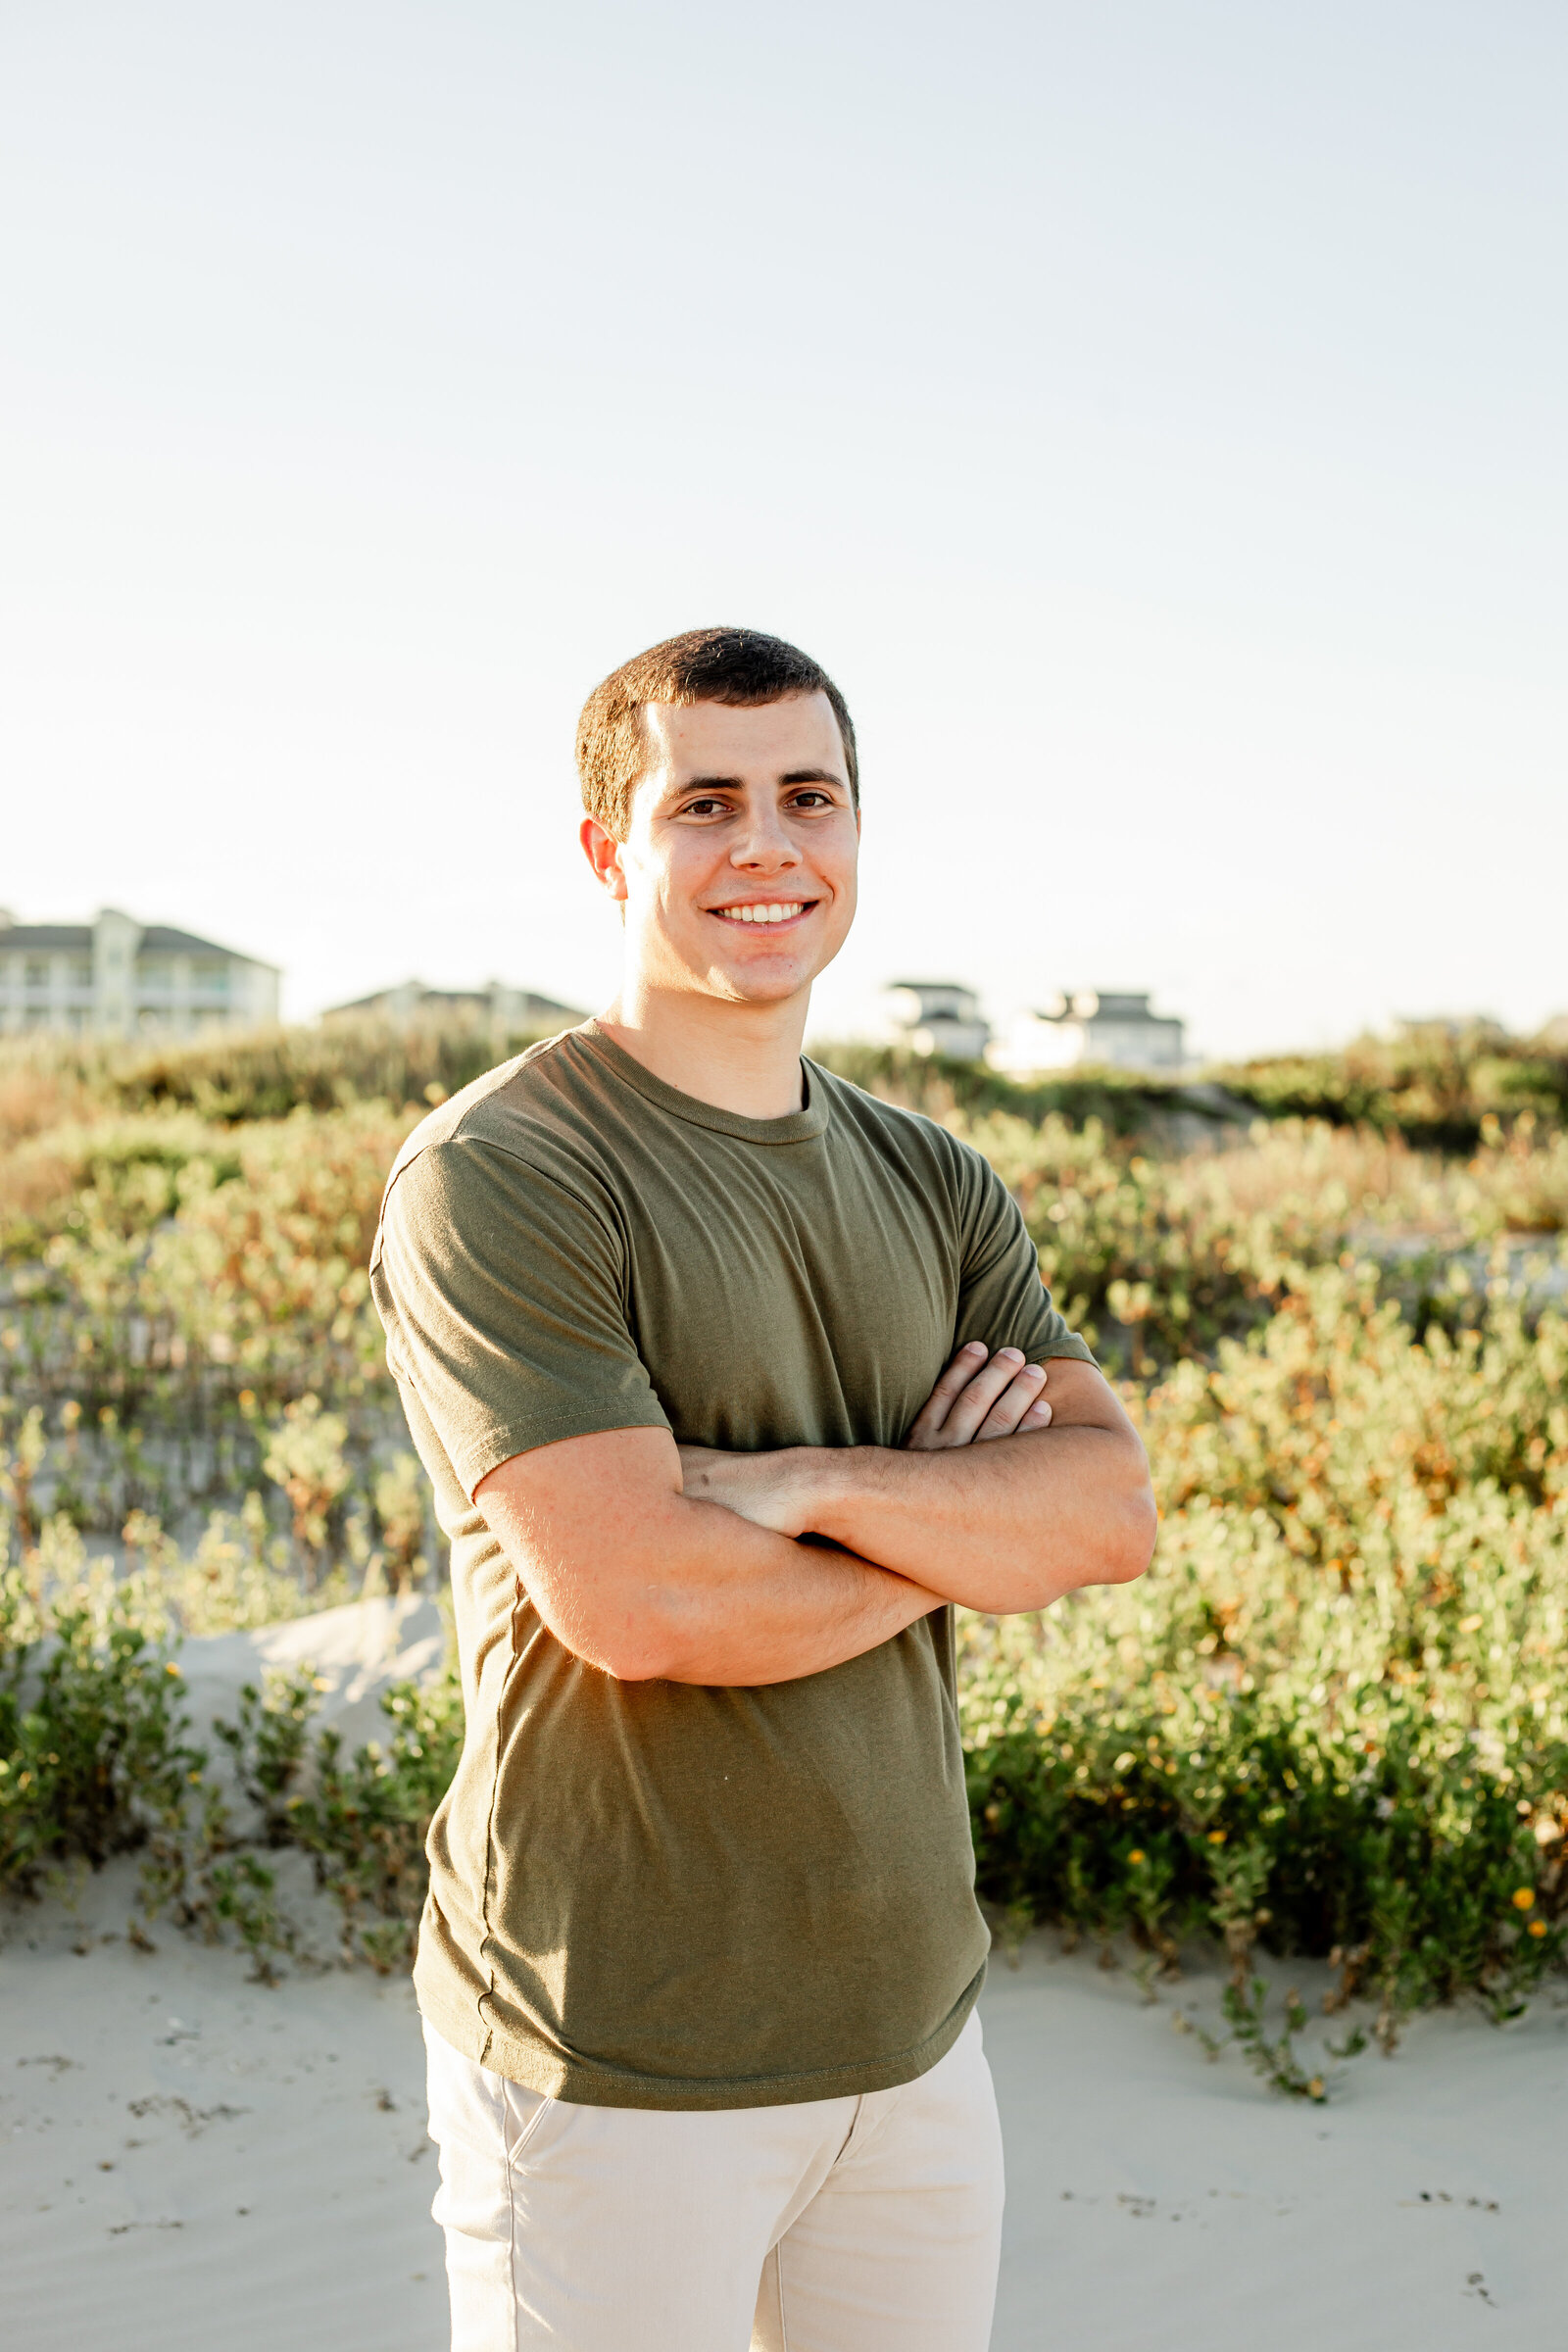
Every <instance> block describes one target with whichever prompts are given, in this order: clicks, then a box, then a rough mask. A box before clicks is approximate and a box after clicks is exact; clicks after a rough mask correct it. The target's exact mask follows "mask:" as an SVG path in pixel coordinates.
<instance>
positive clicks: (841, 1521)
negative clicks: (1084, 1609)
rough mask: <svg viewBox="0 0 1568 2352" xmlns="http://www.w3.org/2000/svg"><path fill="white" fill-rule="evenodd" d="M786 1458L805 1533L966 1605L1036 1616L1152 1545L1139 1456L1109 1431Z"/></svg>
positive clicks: (1141, 1557) (1139, 1567)
mask: <svg viewBox="0 0 1568 2352" xmlns="http://www.w3.org/2000/svg"><path fill="white" fill-rule="evenodd" d="M793 1461H794V1465H795V1468H794V1475H795V1476H797V1477H799V1478H800V1479H802V1480H803V1481H804V1484H805V1488H806V1500H805V1501H804V1503H803V1505H802V1517H803V1523H804V1524H805V1525H808V1526H809V1527H810V1528H812V1529H813V1530H814V1531H815V1532H816V1533H817V1534H820V1535H824V1536H829V1537H831V1538H832V1540H833V1541H834V1542H835V1543H838V1544H844V1545H845V1546H846V1547H847V1548H848V1549H850V1550H852V1551H855V1552H858V1553H860V1554H861V1555H863V1556H864V1557H865V1558H867V1559H871V1560H875V1561H876V1562H877V1563H878V1564H879V1565H880V1566H882V1567H884V1568H889V1569H893V1570H895V1571H896V1572H897V1573H898V1574H900V1575H901V1576H907V1577H910V1578H913V1579H914V1580H915V1581H916V1582H918V1583H919V1584H921V1585H923V1586H925V1587H926V1588H927V1589H928V1590H930V1591H931V1592H934V1593H941V1594H942V1596H943V1597H944V1599H947V1600H955V1601H960V1602H962V1603H963V1604H964V1606H966V1607H968V1608H973V1609H984V1610H986V1611H988V1612H994V1613H997V1614H999V1615H1000V1614H1005V1613H1006V1612H1008V1611H1011V1610H1015V1609H1041V1608H1047V1607H1049V1606H1050V1604H1051V1603H1052V1602H1053V1601H1054V1600H1058V1599H1059V1598H1060V1597H1061V1595H1062V1594H1063V1593H1070V1592H1073V1591H1075V1590H1076V1589H1077V1588H1078V1587H1080V1586H1082V1585H1088V1584H1109V1583H1120V1582H1122V1581H1124V1580H1126V1579H1128V1578H1131V1577H1134V1576H1137V1575H1140V1574H1141V1573H1142V1571H1143V1569H1144V1568H1145V1567H1147V1565H1148V1562H1149V1555H1150V1551H1151V1549H1152V1542H1153V1532H1154V1511H1153V1501H1152V1496H1151V1495H1150V1491H1149V1479H1148V1469H1147V1465H1146V1463H1145V1461H1144V1456H1143V1449H1142V1447H1141V1446H1139V1444H1138V1441H1137V1439H1136V1438H1135V1437H1133V1436H1132V1435H1131V1433H1129V1432H1124V1431H1121V1430H1115V1429H1102V1428H1097V1427H1081V1426H1080V1427H1071V1426H1070V1427H1067V1428H1064V1429H1056V1428H1050V1429H1044V1430H1039V1431H1036V1432H1033V1433H1030V1434H1028V1435H1020V1436H1017V1437H1013V1438H1009V1439H1007V1440H1006V1441H1005V1443H1003V1444H1000V1445H991V1446H964V1447H959V1448H955V1449H953V1450H952V1451H949V1452H933V1453H907V1452H904V1451H902V1450H901V1451H897V1452H895V1451H893V1450H891V1449H889V1448H887V1447H883V1446H843V1447H812V1448H801V1449H799V1450H798V1451H797V1453H796V1454H795V1455H794V1457H793Z"/></svg>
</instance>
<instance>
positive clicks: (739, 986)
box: [707, 958, 816, 1005]
mask: <svg viewBox="0 0 1568 2352" xmlns="http://www.w3.org/2000/svg"><path fill="white" fill-rule="evenodd" d="M770 960H771V959H770ZM782 960H783V959H782V958H780V961H781V962H782ZM815 977H816V973H815V970H814V968H813V967H811V966H809V965H808V966H802V965H800V964H791V965H789V966H787V967H786V968H785V969H783V970H779V969H777V968H773V969H767V968H763V969H759V968H758V967H757V966H756V965H755V964H754V965H752V966H751V967H750V968H748V969H746V970H742V971H735V970H733V969H729V970H726V969H721V968H717V967H715V968H714V969H712V970H711V971H710V973H709V975H708V983H707V985H708V990H709V993H710V994H711V995H712V996H715V997H721V998H723V999H724V1001H725V1002H726V1003H727V1004H731V1005H787V1004H789V1002H790V1001H791V999H792V998H794V997H799V996H801V995H802V994H804V992H805V991H806V990H807V989H809V987H810V985H811V982H812V981H813V980H814V979H815Z"/></svg>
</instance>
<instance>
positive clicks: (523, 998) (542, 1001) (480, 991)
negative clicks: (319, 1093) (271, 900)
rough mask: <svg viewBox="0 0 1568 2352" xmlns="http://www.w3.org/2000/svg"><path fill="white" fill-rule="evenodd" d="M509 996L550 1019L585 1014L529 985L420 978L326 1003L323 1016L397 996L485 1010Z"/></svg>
mask: <svg viewBox="0 0 1568 2352" xmlns="http://www.w3.org/2000/svg"><path fill="white" fill-rule="evenodd" d="M498 996H499V997H502V998H505V999H509V1000H510V1001H511V1007H513V1008H526V1010H527V1011H528V1012H529V1013H537V1014H540V1015H542V1016H543V1017H544V1018H546V1019H549V1018H552V1017H553V1016H554V1015H556V1014H559V1015H560V1016H561V1018H562V1019H563V1020H566V1021H580V1020H582V1019H583V1018H584V1017H585V1016H584V1015H583V1014H582V1013H581V1012H580V1011H579V1010H578V1008H577V1006H576V1005H558V1004H557V1002H556V1000H555V998H554V997H541V996H540V995H539V994H538V993H537V992H536V991H535V990H534V989H531V988H509V987H508V986H507V985H506V983H505V982H504V981H500V980H498V981H495V982H493V983H492V985H491V986H490V987H489V988H427V987H426V986H425V984H424V982H423V981H422V980H405V981H402V982H400V983H399V984H398V986H397V987H395V988H379V989H377V990H376V992H375V994H374V996H373V997H356V998H354V1000H353V1002H352V1003H351V1004H348V1005H328V1006H327V1007H326V1009H325V1011H324V1013H323V1014H322V1016H321V1017H322V1019H323V1020H336V1019H338V1018H339V1017H340V1016H341V1015H343V1014H345V1013H350V1012H381V1011H383V1010H384V1009H385V1007H386V1006H387V1005H391V1004H392V1003H394V1002H395V1000H396V999H398V998H399V997H401V998H403V999H405V1000H406V1001H412V1002H413V1003H414V1004H415V1005H419V1006H423V1005H429V1006H430V1007H431V1008H432V1009H438V1008H440V1007H442V1006H452V1005H462V1006H472V1007H473V1008H474V1009H475V1010H484V1011H488V1009H489V1008H490V1006H491V1005H493V1004H494V1002H495V1000H496V998H497V997H498Z"/></svg>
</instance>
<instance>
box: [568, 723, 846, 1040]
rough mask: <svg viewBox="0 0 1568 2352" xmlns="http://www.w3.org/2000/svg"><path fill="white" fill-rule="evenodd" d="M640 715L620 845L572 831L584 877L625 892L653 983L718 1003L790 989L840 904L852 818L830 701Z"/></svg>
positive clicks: (598, 828) (818, 954)
mask: <svg viewBox="0 0 1568 2352" xmlns="http://www.w3.org/2000/svg"><path fill="white" fill-rule="evenodd" d="M643 724H644V729H645V732H646V736H647V740H648V748H649V757H648V764H647V766H646V767H645V768H644V770H643V773H642V776H641V777H640V779H639V781H638V784H637V788H636V791H635V793H634V794H633V797H632V806H631V824H630V828H629V830H628V833H627V836H626V839H625V840H624V841H623V842H615V841H613V839H612V837H611V836H610V835H609V834H608V833H606V832H605V830H604V827H603V826H602V825H600V824H598V823H597V822H596V821H595V819H594V818H592V817H587V818H585V819H584V821H583V827H582V841H583V847H584V849H585V850H586V851H587V853H588V857H589V859H590V861H591V863H592V864H593V866H594V869H595V871H596V872H597V873H598V875H599V877H600V879H601V881H602V882H603V883H604V884H605V886H606V887H607V889H609V890H610V891H611V893H612V895H613V897H615V898H618V899H622V900H623V901H624V902H625V908H626V944H627V951H628V954H629V955H630V956H631V957H632V958H633V961H634V964H635V965H636V966H637V967H638V968H639V969H640V971H641V973H642V975H643V976H644V977H645V978H646V979H647V980H648V981H650V982H652V983H653V984H654V985H655V986H658V987H663V988H685V989H688V990H693V991H695V992H697V993H699V994H701V995H704V996H712V997H722V998H725V999H727V1000H728V1001H729V1002H730V1003H732V1004H738V1005H770V1004H776V1003H778V1002H779V1001H780V1000H782V999H784V998H788V997H793V996H796V995H798V994H799V992H800V991H801V990H803V989H805V988H808V987H809V985H810V983H811V981H812V980H813V979H814V978H815V977H816V974H817V973H818V972H819V971H821V970H822V968H823V966H824V965H826V964H828V963H830V962H831V961H832V959H833V957H834V956H836V955H837V954H838V952H839V949H840V948H841V947H842V945H843V944H844V937H845V934H846V932H847V931H848V930H849V927H850V924H851V921H852V920H853V918H854V914H855V879H856V863H857V859H858V853H859V841H860V821H859V817H858V813H857V811H856V809H855V806H854V803H853V801H852V799H851V796H850V784H849V775H848V772H847V769H846V766H845V760H844V745H843V742H842V741H841V739H840V736H839V730H838V721H837V720H836V719H835V717H834V716H833V708H832V705H831V704H830V703H829V701H828V699H827V697H826V695H824V694H793V695H789V696H787V697H786V698H785V699H784V700H783V701H782V702H777V703H763V704H761V705H760V707H758V708H757V709H755V710H735V709H731V708H730V707H728V706H727V705H725V704H722V703H693V704H691V705H689V706H688V707H686V708H684V709H677V708H674V707H673V706H671V705H669V704H665V703H658V704H652V705H650V706H648V707H647V708H646V709H645V711H644V712H643Z"/></svg>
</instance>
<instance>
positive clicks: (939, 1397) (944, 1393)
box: [905, 1340, 986, 1446]
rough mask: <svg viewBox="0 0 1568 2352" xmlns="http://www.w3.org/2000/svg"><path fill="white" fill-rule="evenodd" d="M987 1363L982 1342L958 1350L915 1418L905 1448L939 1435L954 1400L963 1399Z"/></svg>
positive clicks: (974, 1342)
mask: <svg viewBox="0 0 1568 2352" xmlns="http://www.w3.org/2000/svg"><path fill="white" fill-rule="evenodd" d="M985 1360H986V1348H985V1344H984V1342H983V1341H980V1340H971V1341H970V1342H969V1343H968V1345H967V1346H966V1347H963V1348H959V1349H958V1352H957V1354H956V1356H955V1357H954V1359H953V1361H952V1363H951V1364H949V1366H948V1368H947V1370H946V1371H945V1372H944V1373H943V1375H942V1377H941V1379H940V1380H939V1381H938V1382H937V1385H936V1387H935V1388H934V1389H933V1390H932V1392H931V1394H930V1396H929V1397H927V1398H926V1400H925V1402H924V1404H922V1405H921V1407H920V1410H919V1412H918V1413H917V1414H916V1415H915V1418H914V1425H913V1427H912V1428H911V1429H910V1431H909V1434H908V1437H907V1439H906V1440H905V1444H906V1445H907V1446H918V1445H919V1444H921V1443H922V1441H923V1442H925V1443H927V1444H929V1443H930V1441H931V1440H932V1439H933V1438H935V1437H936V1436H937V1435H938V1433H939V1432H940V1431H941V1429H942V1426H943V1423H944V1422H945V1421H946V1420H947V1417H948V1413H949V1410H950V1408H951V1406H952V1404H953V1400H954V1398H955V1397H959V1396H961V1395H962V1393H963V1391H964V1389H965V1388H966V1387H967V1385H968V1383H969V1382H970V1381H971V1380H972V1379H973V1378H974V1376H975V1373H976V1371H977V1370H978V1369H979V1367H980V1366H981V1365H982V1364H983V1363H984V1362H985Z"/></svg>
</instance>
